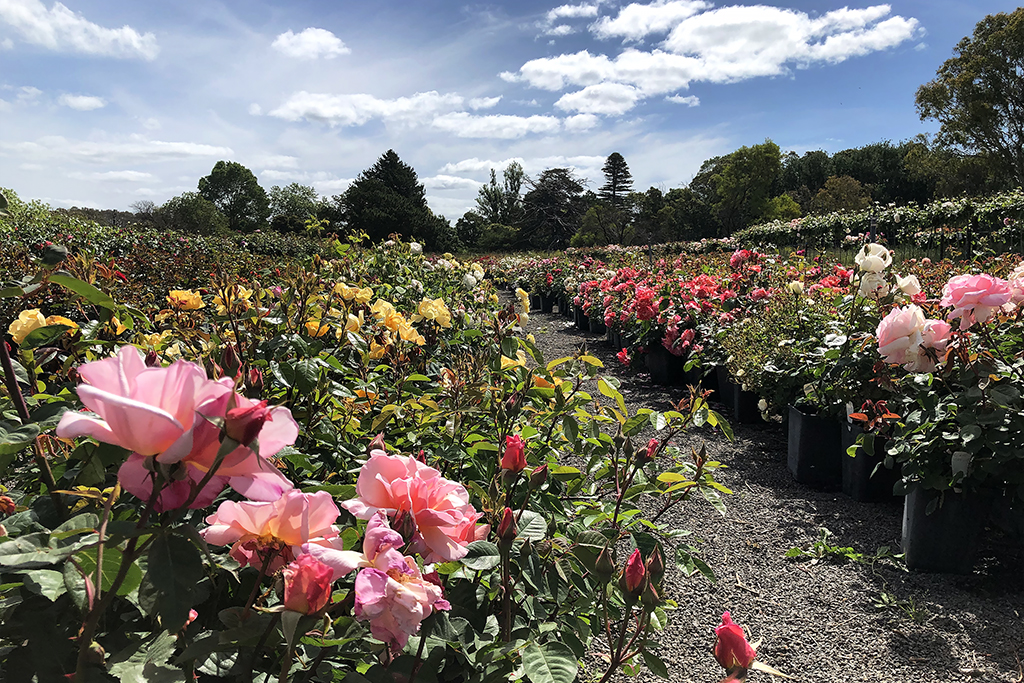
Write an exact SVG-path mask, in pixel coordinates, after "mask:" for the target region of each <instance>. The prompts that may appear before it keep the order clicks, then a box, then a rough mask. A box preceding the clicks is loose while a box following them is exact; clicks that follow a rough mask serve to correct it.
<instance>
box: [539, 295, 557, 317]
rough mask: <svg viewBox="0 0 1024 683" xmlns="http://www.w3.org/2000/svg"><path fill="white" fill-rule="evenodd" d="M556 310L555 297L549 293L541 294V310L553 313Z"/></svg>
mask: <svg viewBox="0 0 1024 683" xmlns="http://www.w3.org/2000/svg"><path fill="white" fill-rule="evenodd" d="M554 310H555V298H554V297H552V296H550V295H548V294H541V295H540V312H541V313H551V312H552V311H554Z"/></svg>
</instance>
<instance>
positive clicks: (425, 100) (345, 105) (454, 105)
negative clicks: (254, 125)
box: [270, 90, 463, 126]
mask: <svg viewBox="0 0 1024 683" xmlns="http://www.w3.org/2000/svg"><path fill="white" fill-rule="evenodd" d="M462 104H463V98H462V97H461V96H460V95H456V94H454V93H446V94H443V95H442V94H440V93H438V92H437V91H434V90H432V91H430V92H422V93H416V94H415V95H413V96H412V97H398V98H395V99H393V100H384V99H379V98H377V97H374V96H373V95H366V94H353V95H330V94H326V93H311V92H306V91H304V90H303V91H301V92H297V93H295V94H294V95H292V96H291V97H290V98H288V100H287V101H286V102H285V103H284V104H282V105H281V106H279V107H278V108H277V109H274V110H273V111H271V112H270V116H275V117H277V118H280V119H284V120H285V121H300V120H302V119H306V120H307V121H317V122H319V123H326V124H328V125H331V126H361V125H363V124H364V123H366V122H368V121H370V120H371V119H382V120H384V121H385V122H387V123H404V124H417V123H420V124H422V123H427V122H429V121H430V120H431V119H432V118H433V117H434V116H436V115H438V114H442V113H445V112H450V111H455V110H459V109H461V108H462Z"/></svg>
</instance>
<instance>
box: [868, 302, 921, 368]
mask: <svg viewBox="0 0 1024 683" xmlns="http://www.w3.org/2000/svg"><path fill="white" fill-rule="evenodd" d="M923 329H924V313H923V312H922V311H921V309H920V308H918V307H917V306H904V307H903V308H894V309H893V310H892V311H890V312H889V314H888V315H887V316H885V317H884V318H882V321H881V322H880V323H878V328H877V329H876V330H875V336H876V337H877V338H878V352H879V353H880V354H881V355H882V356H883V357H884V358H885V360H886V362H887V363H893V364H895V365H903V364H904V363H907V362H909V361H910V360H911V359H912V358H913V357H914V354H916V349H917V347H918V346H919V345H920V344H921V332H922V330H923Z"/></svg>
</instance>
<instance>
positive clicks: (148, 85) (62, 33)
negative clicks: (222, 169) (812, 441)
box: [0, 0, 1016, 220]
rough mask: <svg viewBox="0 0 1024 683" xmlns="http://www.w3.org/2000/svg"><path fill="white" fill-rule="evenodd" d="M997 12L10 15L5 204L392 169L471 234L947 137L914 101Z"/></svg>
mask: <svg viewBox="0 0 1024 683" xmlns="http://www.w3.org/2000/svg"><path fill="white" fill-rule="evenodd" d="M1014 9H1016V4H1015V3H1010V2H997V1H995V0H976V1H958V2H955V1H952V0H929V1H924V0H907V1H905V2H903V1H899V0H897V1H895V2H892V3H891V4H873V3H870V2H862V3H848V4H844V3H841V2H790V3H786V4H775V5H771V4H756V3H753V2H750V3H740V2H737V3H734V4H729V3H726V2H712V1H711V0H660V1H659V0H656V1H653V2H647V1H641V2H634V3H630V2H612V1H608V0H578V1H577V0H573V1H572V2H570V3H568V4H558V3H550V2H549V3H542V2H534V1H528V2H514V3H513V2H506V3H492V4H473V3H471V2H470V3H465V2H442V1H441V0H419V1H416V2H373V3H370V2H350V1H344V2H342V1H335V2H314V1H312V0H306V1H300V2H296V1H292V2H267V1H261V0H244V1H241V0H240V1H235V2H224V1H221V2H218V1H211V0H186V1H179V2H173V3H152V2H127V1H120V0H68V1H67V2H66V3H65V4H61V3H53V2H51V1H50V0H0V64H2V69H0V124H2V125H0V186H5V187H12V188H13V189H14V190H15V191H16V192H18V194H19V195H20V196H22V197H23V198H38V199H43V200H45V201H48V202H49V203H51V204H53V205H55V206H70V205H78V206H94V207H103V208H119V209H127V208H128V207H129V205H131V204H132V203H133V202H136V201H139V200H151V201H154V202H156V203H157V204H160V203H163V202H164V201H166V200H167V199H169V198H170V197H172V196H174V195H177V194H180V193H181V192H184V191H188V190H195V189H196V184H197V182H198V179H199V178H200V177H201V176H203V175H206V174H207V173H209V171H210V169H211V168H212V166H213V164H214V163H215V162H216V161H217V160H219V159H231V160H235V161H239V162H241V163H243V164H245V165H246V166H248V167H249V168H251V169H252V170H253V172H255V173H256V174H257V176H258V177H259V179H260V183H261V184H262V185H263V186H264V187H266V188H268V189H269V188H270V187H271V186H272V185H284V184H287V183H290V182H300V183H303V184H309V185H313V186H314V187H316V188H317V190H318V191H319V192H321V193H322V194H327V195H333V194H338V193H340V192H342V191H343V190H344V189H345V187H346V186H347V185H348V183H349V182H351V180H352V179H353V178H354V177H356V176H357V175H358V173H359V172H360V171H362V170H363V169H365V168H367V167H368V166H370V165H371V164H372V163H373V162H374V161H375V160H376V159H377V157H379V156H380V154H382V153H383V152H384V151H386V150H387V149H389V148H393V149H395V151H397V152H398V154H399V156H400V157H401V158H402V159H403V160H404V161H406V162H407V163H409V164H411V165H412V166H413V167H414V168H415V169H416V171H417V173H418V174H419V177H420V180H421V181H422V182H423V183H424V184H425V185H426V187H427V194H428V198H429V201H430V205H431V207H432V208H433V209H434V211H435V212H436V213H441V214H444V215H445V216H447V217H448V218H450V219H452V220H454V219H456V218H458V217H459V216H460V215H461V214H462V213H463V212H464V211H465V210H466V209H468V208H470V207H471V206H472V205H473V200H474V198H475V197H476V193H477V189H478V188H479V186H480V183H481V182H483V181H486V179H487V176H488V172H489V169H490V168H492V167H494V168H497V169H499V170H500V169H501V167H502V166H503V165H504V164H507V163H508V161H509V160H511V159H516V160H519V161H520V162H521V163H522V164H523V165H524V167H525V168H526V171H527V172H528V173H532V174H537V173H539V172H540V171H542V170H543V169H545V168H550V167H554V166H572V167H574V168H575V169H576V170H577V172H578V173H579V174H580V175H581V176H583V177H586V178H589V179H590V180H591V187H592V188H596V187H597V186H598V185H599V184H600V167H601V165H602V163H603V161H604V159H605V157H607V155H608V154H610V153H611V152H615V151H617V152H620V153H621V154H622V155H623V156H624V157H625V158H626V161H627V163H628V164H629V166H630V169H631V171H632V173H633V176H634V183H635V187H636V188H638V189H646V188H647V187H649V186H651V185H657V186H659V187H662V188H663V189H668V188H671V187H678V186H680V185H683V184H685V183H686V182H688V181H689V179H690V178H691V177H692V176H693V174H694V173H695V172H696V171H697V169H698V168H699V167H700V164H701V162H702V161H703V160H704V159H706V158H708V157H710V156H714V155H718V154H723V153H727V152H729V151H732V150H734V149H736V148H737V147H739V146H741V145H750V144H756V143H759V142H761V141H763V140H764V139H765V138H771V139H772V140H774V141H775V142H776V143H778V144H779V145H780V146H781V147H782V148H783V149H784V150H794V151H797V152H804V151H807V150H811V149H825V150H828V151H830V152H835V151H838V150H840V149H844V148H847V147H853V146H859V145H864V144H867V143H871V142H876V141H879V140H885V139H890V140H893V141H898V140H902V139H906V138H909V137H912V136H914V135H916V134H918V133H926V132H934V130H935V125H934V124H933V123H922V122H921V121H920V120H919V119H918V116H917V114H916V112H915V110H914V104H913V102H914V91H915V90H916V88H917V87H918V86H919V85H921V84H922V83H924V82H926V81H928V80H929V79H931V78H932V77H934V75H935V71H936V69H937V68H938V67H939V65H940V64H941V63H942V62H943V61H944V60H945V59H947V58H948V57H950V56H951V54H952V49H953V46H954V45H955V44H956V43H957V41H959V40H960V39H961V38H963V37H964V36H966V35H969V34H970V33H971V32H972V30H973V28H974V25H975V24H976V23H977V22H978V21H979V20H980V19H982V18H983V17H984V16H985V15H986V14H991V13H995V12H1001V11H1003V12H1010V11H1013V10H1014Z"/></svg>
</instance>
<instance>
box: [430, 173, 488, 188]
mask: <svg viewBox="0 0 1024 683" xmlns="http://www.w3.org/2000/svg"><path fill="white" fill-rule="evenodd" d="M420 182H422V183H423V187H425V188H427V189H428V190H434V191H443V190H477V189H479V188H480V186H481V185H482V184H483V183H481V182H479V181H477V180H473V179H471V178H460V177H459V176H453V175H435V176H431V177H429V178H422V179H421V180H420Z"/></svg>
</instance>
